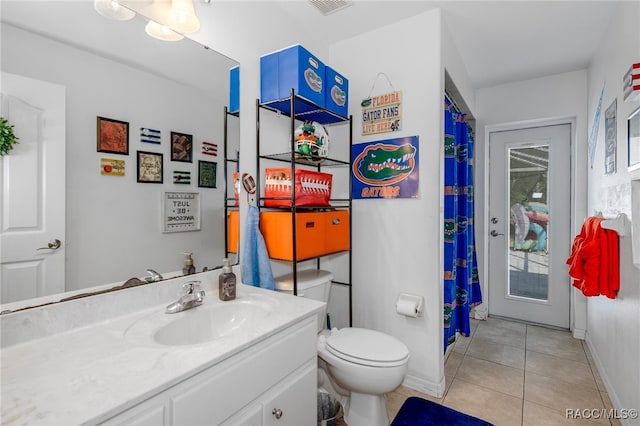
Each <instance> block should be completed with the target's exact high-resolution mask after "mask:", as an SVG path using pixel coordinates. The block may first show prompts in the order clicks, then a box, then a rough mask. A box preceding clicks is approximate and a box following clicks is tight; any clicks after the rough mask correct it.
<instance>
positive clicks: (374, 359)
mask: <svg viewBox="0 0 640 426" xmlns="http://www.w3.org/2000/svg"><path fill="white" fill-rule="evenodd" d="M326 347H327V350H328V351H329V352H331V353H332V354H334V355H335V356H337V357H339V358H342V359H344V360H346V361H350V362H354V363H356V364H362V365H370V366H373V367H395V366H398V365H402V364H404V363H406V362H407V359H408V358H409V348H407V346H406V345H405V344H404V343H402V342H401V341H400V340H398V339H396V338H395V337H392V336H389V335H388V334H384V333H381V332H379V331H375V330H368V329H364V328H352V327H347V328H343V329H341V330H338V331H334V332H332V334H331V336H329V337H328V338H327V340H326Z"/></svg>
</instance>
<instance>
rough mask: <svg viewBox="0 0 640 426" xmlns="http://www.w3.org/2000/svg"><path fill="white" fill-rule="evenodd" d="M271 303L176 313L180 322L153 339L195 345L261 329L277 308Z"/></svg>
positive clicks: (227, 304) (203, 307)
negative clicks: (264, 320)
mask: <svg viewBox="0 0 640 426" xmlns="http://www.w3.org/2000/svg"><path fill="white" fill-rule="evenodd" d="M274 307H275V304H274V303H270V302H269V301H268V300H258V299H244V300H238V299H237V300H234V301H229V302H221V303H213V304H209V305H207V304H206V299H205V304H203V305H201V306H198V307H195V308H192V309H189V310H187V311H183V312H180V313H179V314H173V315H175V316H176V319H175V320H173V321H171V322H169V323H168V324H166V325H164V326H162V327H161V328H159V329H158V330H157V331H156V332H155V334H154V335H153V340H155V341H156V342H157V343H159V344H161V345H170V346H175V345H195V344H198V343H205V342H210V341H213V340H216V339H222V338H224V337H228V336H234V335H237V334H239V333H247V332H251V331H252V330H256V329H257V328H259V325H260V322H261V320H262V319H264V318H265V317H266V316H268V315H269V314H270V313H271V312H272V311H273V309H274Z"/></svg>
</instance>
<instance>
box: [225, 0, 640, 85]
mask: <svg viewBox="0 0 640 426" xmlns="http://www.w3.org/2000/svg"><path fill="white" fill-rule="evenodd" d="M636 1H637V0H636ZM214 3H215V0H214ZM271 3H274V4H275V6H276V7H274V9H273V10H274V14H273V16H269V17H265V22H271V23H272V25H287V22H288V23H289V25H290V24H291V23H292V22H294V23H309V25H310V26H312V27H313V28H316V29H318V30H317V34H318V37H321V38H322V39H323V40H324V41H325V42H326V43H333V42H335V41H338V40H344V39H346V38H350V37H353V36H354V35H357V34H362V33H366V32H368V31H371V30H373V29H375V28H377V27H379V26H383V25H386V24H388V23H391V22H396V21H400V20H403V19H406V18H408V17H411V16H413V15H416V14H418V13H421V12H424V11H427V10H429V9H432V8H435V7H440V8H441V9H442V14H443V17H444V21H445V24H446V26H447V27H448V28H449V31H450V32H451V34H452V37H453V39H454V42H455V43H456V45H457V47H458V50H459V52H460V55H461V56H462V59H463V61H464V63H465V65H466V67H467V72H468V74H469V76H470V78H471V82H472V84H473V86H474V88H476V89H477V88H481V87H487V86H493V85H496V84H501V83H507V82H513V81H519V80H524V79H529V78H535V77H540V76H544V75H550V74H556V73H561V72H567V71H575V70H579V69H584V68H586V67H587V66H588V65H589V62H590V59H591V58H592V57H593V54H594V52H595V51H596V49H597V47H598V45H599V43H600V41H601V40H602V37H603V35H604V33H605V30H606V27H607V25H608V24H609V21H610V20H611V17H612V16H613V14H614V12H615V9H616V7H617V3H618V2H616V1H591V0H589V1H425V0H413V1H381V0H379V1H376V0H355V1H354V4H353V5H352V6H350V7H347V8H345V9H343V10H341V11H338V12H335V13H333V14H330V15H327V16H323V15H321V14H320V12H318V11H317V10H316V9H315V8H314V7H313V6H311V5H310V4H309V3H308V2H307V1H278V2H271Z"/></svg>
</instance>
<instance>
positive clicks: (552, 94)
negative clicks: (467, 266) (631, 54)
mask: <svg viewBox="0 0 640 426" xmlns="http://www.w3.org/2000/svg"><path fill="white" fill-rule="evenodd" d="M586 81H587V74H586V71H575V72H569V73H563V74H557V75H552V76H549V77H543V78H537V79H533V80H526V81H521V82H517V83H509V84H504V85H499V86H495V87H489V88H483V89H479V90H477V91H476V112H477V116H476V119H477V121H476V127H477V131H476V143H477V146H476V207H475V209H476V222H475V223H476V241H477V244H478V262H479V269H480V274H481V282H482V285H483V290H484V291H483V294H484V295H486V296H488V299H489V302H488V303H489V305H490V304H491V295H490V294H489V289H488V279H487V257H486V256H485V253H486V252H487V250H488V247H487V246H488V241H487V238H486V236H487V235H488V224H487V221H488V217H487V215H486V213H487V212H486V209H487V208H488V205H487V202H488V195H489V194H488V192H487V191H486V190H485V188H487V185H488V183H489V182H488V170H489V165H490V159H489V153H488V136H489V134H488V132H489V131H495V130H500V129H505V128H513V127H518V126H520V127H524V126H526V125H534V124H539V123H547V122H552V121H558V122H567V121H569V120H570V121H573V126H572V141H571V143H572V148H571V153H572V172H571V176H572V182H573V184H574V185H575V188H576V189H575V191H574V193H573V194H572V198H573V202H572V205H573V206H574V208H573V211H572V228H573V232H572V235H575V234H576V233H577V232H579V230H580V226H581V225H582V222H583V220H584V217H585V215H586V210H585V206H586V190H587V189H586V175H587V171H586V167H587V166H586V161H587V155H586V151H587V146H586V139H587V130H586V126H587V116H586V103H587V96H586V84H587V83H586ZM567 285H569V278H568V276H567ZM476 309H477V310H478V311H480V312H483V313H486V310H487V304H486V303H483V305H482V306H479V307H477V308H476ZM571 328H572V330H573V331H574V335H575V336H576V337H580V338H584V332H585V330H586V301H585V298H584V296H582V294H581V293H579V292H578V291H573V293H572V316H571Z"/></svg>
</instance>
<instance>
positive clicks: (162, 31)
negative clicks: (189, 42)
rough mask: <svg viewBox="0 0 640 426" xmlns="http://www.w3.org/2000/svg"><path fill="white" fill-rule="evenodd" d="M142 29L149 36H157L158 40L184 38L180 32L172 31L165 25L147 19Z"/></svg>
mask: <svg viewBox="0 0 640 426" xmlns="http://www.w3.org/2000/svg"><path fill="white" fill-rule="evenodd" d="M144 30H145V32H146V33H147V34H149V35H150V36H151V37H153V38H157V39H158V40H164V41H178V40H182V39H183V38H184V36H183V35H182V34H180V33H177V32H175V31H173V30H172V29H171V28H169V27H167V26H166V25H162V24H158V23H157V22H156V21H149V22H148V23H147V26H146V27H145V28H144Z"/></svg>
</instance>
